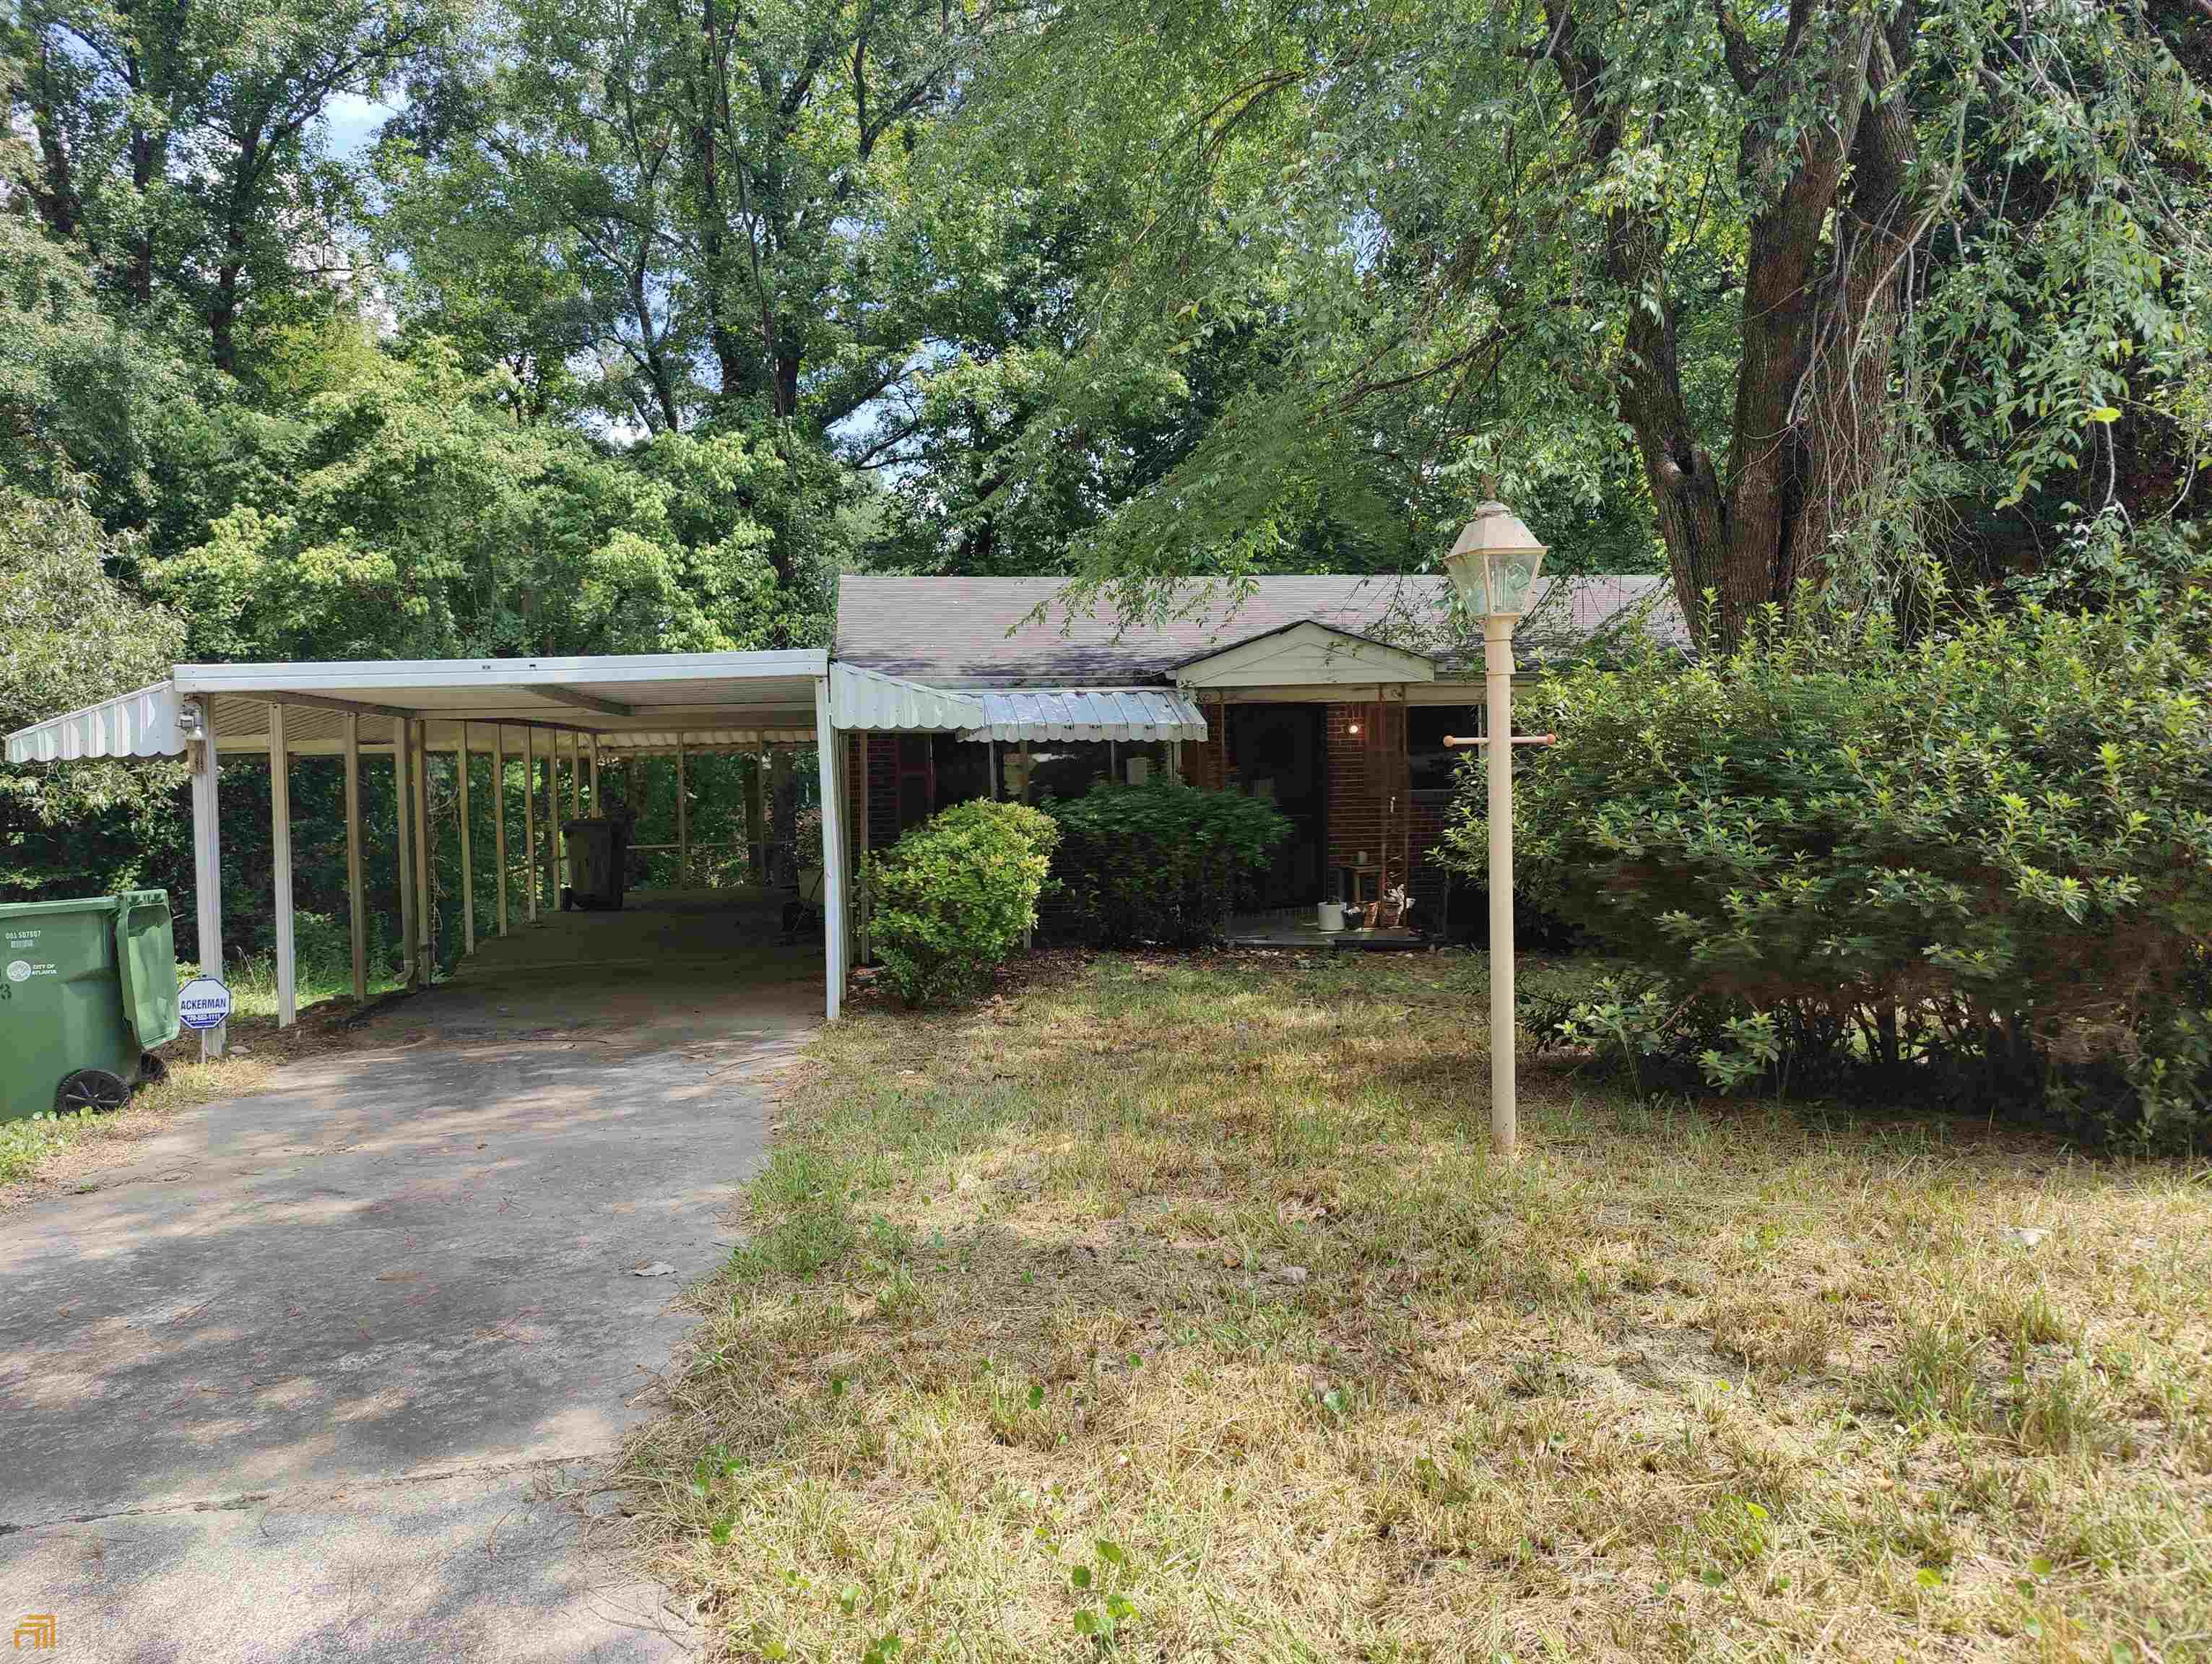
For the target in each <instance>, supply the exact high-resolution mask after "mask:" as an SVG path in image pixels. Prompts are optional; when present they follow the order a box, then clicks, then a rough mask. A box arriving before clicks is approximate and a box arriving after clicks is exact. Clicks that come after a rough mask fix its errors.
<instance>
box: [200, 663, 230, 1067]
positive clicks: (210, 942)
mask: <svg viewBox="0 0 2212 1664" xmlns="http://www.w3.org/2000/svg"><path fill="white" fill-rule="evenodd" d="M197 709H198V712H199V731H200V735H199V744H198V746H197V748H196V750H195V751H194V754H193V756H192V765H193V766H192V899H193V901H194V902H195V903H196V904H197V909H198V913H199V935H200V975H203V976H214V977H220V976H221V975H222V814H221V799H220V797H219V795H218V793H216V779H217V778H218V775H219V774H220V772H221V764H220V763H219V762H217V760H216V745H215V701H214V700H212V699H203V700H201V701H198V704H197ZM224 1037H225V1035H224V1029H223V1028H222V1025H221V1024H218V1025H217V1026H216V1027H215V1028H212V1029H201V1030H200V1056H201V1057H203V1058H210V1057H221V1056H222V1049H223V1040H224Z"/></svg>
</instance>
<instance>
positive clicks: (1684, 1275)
mask: <svg viewBox="0 0 2212 1664" xmlns="http://www.w3.org/2000/svg"><path fill="white" fill-rule="evenodd" d="M1471 976H1472V982H1473V985H1474V986H1475V987H1479V986H1480V977H1481V971H1480V962H1479V961H1478V962H1474V963H1473V968H1472V972H1471ZM1469 993H1470V970H1469V969H1468V962H1465V961H1454V960H1450V959H1442V958H1439V959H1419V960H1398V959H1366V958H1361V959H1358V960H1356V961H1352V962H1350V963H1338V962H1335V961H1321V962H1312V963H1309V962H1300V961H1291V960H1273V961H1255V960H1229V961H1210V962H1197V963H1190V962H1176V963H1159V962H1154V961H1150V960H1144V959H1126V958H1104V959H1100V960H1097V961H1096V962H1092V963H1078V962H1076V961H1073V960H1068V961H1063V962H1060V968H1059V969H1057V970H1056V971H1054V972H1050V973H1048V974H1044V975H1040V976H1039V977H1038V978H1036V979H1035V980H1033V981H1030V982H1029V983H1028V984H1027V985H1025V987H1024V990H1023V992H1022V993H1020V994H1019V995H1018V996H1017V997H1012V998H1005V999H998V1000H994V1001H993V1002H990V1003H988V1004H987V1005H983V1006H981V1007H978V1008H974V1009H970V1010H967V1011H958V1012H951V1013H944V1014H939V1015H933V1016H930V1017H925V1018H921V1019H915V1018H912V1017H904V1016H901V1015H895V1014H892V1013H888V1012H881V1011H876V1012H871V1011H861V1012H859V1013H858V1014H856V1015H855V1016H854V1017H853V1018H852V1019H851V1020H850V1021H848V1022H847V1023H843V1024H841V1025H840V1026H839V1027H838V1028H837V1029H834V1030H831V1031H829V1032H828V1033H826V1034H825V1035H823V1036H822V1038H821V1039H820V1041H819V1042H817V1047H816V1048H815V1051H814V1054H813V1055H812V1057H811V1061H810V1062H809V1064H808V1065H807V1066H806V1068H805V1072H804V1073H803V1075H802V1077H801V1078H800V1079H799V1081H798V1082H797V1084H795V1086H794V1088H793V1091H792V1093H791V1095H790V1096H789V1097H788V1098H787V1101H786V1102H785V1104H784V1106H783V1113H784V1114H785V1116H786V1118H787V1125H786V1131H785V1133H784V1135H783V1137H782V1139H781V1142H780V1144H779V1145H778V1148H777V1151H776V1153H775V1157H774V1159H773V1160H772V1162H771V1163H770V1165H769V1169H767V1171H766V1173H765V1174H764V1175H763V1178H762V1179H761V1180H760V1181H758V1183H757V1185H756V1186H755V1187H754V1189H753V1192H752V1193H751V1196H750V1202H749V1204H748V1217H747V1218H746V1221H745V1223H746V1225H747V1229H748V1241H747V1242H746V1245H745V1246H744V1248H741V1249H740V1250H738V1253H737V1254H736V1255H734V1256H733V1258H732V1261H731V1263H730V1266H729V1267H728V1268H727V1270H726V1272H724V1274H723V1275H721V1276H720V1278H714V1279H712V1280H710V1281H709V1282H708V1283H706V1284H702V1285H701V1287H700V1288H699V1289H697V1290H696V1291H695V1297H696V1299H697V1301H698V1302H699V1303H700V1308H701V1318H702V1321H701V1324H700V1327H699V1329H698V1331H697V1333H696V1337H695V1342H694V1345H693V1346H692V1348H691V1350H690V1352H689V1354H688V1356H687V1357H686V1359H685V1361H684V1363H683V1364H682V1365H681V1367H680V1369H679V1370H678V1374H677V1376H676V1378H675V1382H674V1389H673V1393H672V1395H671V1405H670V1406H669V1407H668V1412H667V1413H666V1414H665V1416H664V1417H663V1418H661V1419H659V1421H658V1422H656V1423H655V1424H653V1425H652V1426H650V1427H649V1428H647V1429H646V1430H643V1431H642V1432H641V1434H640V1435H639V1436H637V1437H636V1439H635V1442H634V1443H633V1444H632V1446H631V1448H630V1450H629V1459H628V1473H629V1478H630V1479H631V1480H632V1481H633V1482H634V1483H635V1485H636V1486H637V1487H638V1488H639V1491H640V1493H641V1496H642V1497H643V1499H644V1501H643V1504H642V1512H641V1523H642V1524H643V1525H644V1527H646V1529H647V1535H648V1539H649V1544H650V1550H651V1552H652V1554H653V1557H654V1560H655V1569H656V1570H657V1571H658V1573H659V1575H660V1576H662V1577H663V1578H665V1580H667V1581H668V1582H670V1583H671V1585H673V1586H674V1587H676V1588H678V1589H680V1590H681V1591H682V1592H683V1594H684V1596H685V1597H686V1598H687V1599H688V1600H690V1602H692V1603H693V1604H694V1605H695V1606H696V1610H697V1611H698V1612H699V1613H700V1614H701V1616H702V1619H703V1620H704V1622H705V1623H706V1625H707V1627H708V1634H709V1637H710V1642H711V1645H712V1648H713V1649H714V1651H715V1652H716V1653H717V1654H718V1655H720V1656H723V1657H729V1658H742V1659H750V1658H761V1657H788V1658H793V1659H799V1658H821V1659H832V1658H840V1659H842V1658H860V1657H865V1656H866V1655H867V1654H868V1653H869V1652H870V1651H871V1650H874V1651H876V1652H878V1655H882V1656H885V1657H890V1656H894V1655H896V1656H900V1657H903V1658H906V1659H916V1658H922V1657H929V1658H961V1659H974V1660H988V1661H995V1660H1006V1661H1012V1660H1017V1659H1020V1660H1029V1659H1040V1658H1042V1659H1051V1658H1062V1659H1079V1658H1091V1657H1097V1656H1100V1655H1103V1654H1105V1653H1112V1654H1114V1655H1120V1656H1129V1657H1146V1658H1173V1659H1182V1658H1192V1657H1206V1658H1212V1657H1234V1658H1237V1659H1258V1660H1269V1661H1278V1660H1279V1661H1285V1664H1288V1661H1294V1660H1310V1659H1316V1658H1329V1659H1336V1658H1345V1659H1390V1660H1396V1661H1419V1660H1437V1661H1442V1660H1446V1659H1451V1660H1457V1659H1463V1658H1470V1657H1472V1658H1488V1657H1494V1656H1496V1655H1499V1654H1505V1653H1510V1654H1511V1655H1513V1656H1515V1657H1516V1658H1545V1657H1562V1658H1566V1657H1571V1658H1576V1659H1619V1660H1635V1661H1638V1664H1645V1661H1649V1660H1652V1659H1693V1658H1709V1657H1735V1656H1742V1657H1749V1658H1775V1659H1780V1658H1796V1657H1810V1656H1829V1657H1838V1658H1861V1657H1879V1658H1883V1659H1889V1658H1898V1657H1902V1658H1907V1659H1939V1658H1941V1659H1953V1658H1963V1657H1993V1658H2019V1659H2023V1660H2028V1659H2033V1660H2036V1661H2076V1660H2079V1661H2088V1660H2097V1661H2100V1664H2102V1661H2109V1660H2110V1659H2112V1658H2113V1657H2115V1656H2120V1655H2123V1654H2124V1655H2130V1656H2132V1657H2134V1658H2136V1659H2140V1660H2143V1661H2151V1660H2157V1659H2163V1658H2179V1657H2184V1656H2189V1655H2191V1652H2190V1648H2191V1646H2192V1645H2194V1644H2195V1643H2191V1642H2190V1641H2189V1640H2188V1639H2187V1637H2191V1636H2192V1635H2203V1634H2204V1633H2207V1632H2212V1533H2208V1531H2207V1528H2206V1527H2205V1524H2204V1521H2205V1520H2206V1518H2207V1515H2208V1503H2212V1440H2208V1438H2207V1436H2206V1435H2205V1433H2204V1431H2203V1428H2204V1424H2205V1421H2206V1417H2205V1414H2204V1410H2205V1407H2206V1405H2207V1402H2208V1389H2212V1361H2209V1360H2212V1275H2208V1273H2212V1249H2208V1247H2207V1243H2208V1242H2212V1233H2208V1231H2207V1230H2206V1226H2207V1224H2212V1195H2208V1193H2207V1191H2206V1188H2205V1187H2204V1186H2203V1183H2202V1181H2201V1175H2197V1174H2196V1173H2195V1172H2193V1171H2192V1170H2191V1169H2187V1168H2185V1167H2182V1166H2179V1165H2168V1164H2160V1163H2148V1162H2086V1161H2082V1160H2080V1159H2078V1158H2076V1157H2072V1156H2070V1155H2069V1153H2068V1152H2067V1151H2064V1150H2063V1148H2061V1147H2059V1146H2057V1145H2051V1144H2048V1143H2044V1142H2039V1141H2035V1140H2031V1139H2025V1138H2021V1137H2018V1136H2015V1135H2006V1134H1992V1133H1990V1131H1989V1130H1988V1129H1986V1128H1985V1127H1978V1126H1967V1125H1965V1124H1961V1123H1953V1122H1937V1123H1934V1124H1932V1125H1931V1124H1929V1123H1926V1122H1924V1121H1923V1122H1921V1123H1917V1124H1912V1125H1899V1126H1887V1125H1878V1124H1869V1123H1867V1122H1864V1121H1860V1120H1850V1119H1848V1118H1845V1117H1844V1116H1841V1115H1838V1114H1834V1113H1832V1112H1831V1111H1829V1110H1827V1109H1826V1108H1823V1107H1822V1106H1820V1105H1817V1104H1814V1105H1808V1106H1805V1107H1802V1108H1799V1109H1796V1110H1787V1111H1785V1110H1783V1109H1779V1108H1775V1107H1773V1106H1771V1105H1761V1106H1753V1107H1749V1108H1746V1107H1744V1106H1741V1105H1737V1104H1734V1103H1729V1102H1720V1101H1713V1100H1708V1101H1702V1102H1694V1101H1686V1100H1676V1101H1674V1102H1671V1103H1665V1104H1657V1103H1650V1102H1637V1101H1635V1100H1634V1099H1632V1098H1631V1097H1630V1096H1626V1095H1625V1094H1623V1095H1614V1094H1613V1093H1611V1092H1609V1091H1594V1090H1591V1089H1590V1088H1589V1084H1588V1083H1586V1082H1585V1081H1583V1080H1582V1079H1581V1078H1577V1076H1576V1075H1575V1074H1573V1073H1572V1072H1571V1070H1570V1068H1569V1067H1568V1066H1567V1065H1566V1064H1565V1063H1564V1062H1559V1063H1546V1064H1542V1065H1540V1066H1536V1067H1534V1068H1532V1069H1528V1070H1527V1071H1524V1077H1523V1083H1522V1114H1523V1118H1524V1120H1523V1151H1524V1153H1523V1157H1522V1160H1521V1161H1520V1162H1519V1163H1516V1164H1515V1165H1513V1166H1510V1167H1507V1166H1503V1165H1501V1164H1499V1163H1495V1162H1493V1161H1492V1159H1491V1158H1490V1157H1489V1154H1488V1151H1487V1149H1486V1139H1485V1136H1484V1132H1483V1129H1484V1127H1486V1117H1487V1105H1486V1082H1487V1078H1488V1074H1487V1061H1486V1057H1485V1055H1484V1054H1483V1044H1484V1036H1483V1035H1482V1033H1481V1031H1480V1026H1479V1024H1478V1025H1476V1026H1474V1028H1473V1029H1470V1027H1469V1013H1470V1011H1472V1010H1474V1009H1477V1008H1478V1007H1479V1001H1475V1000H1472V999H1470V998H1469ZM2022 1227H2032V1228H2033V1233H2039V1234H2033V1233H2029V1234H2024V1233H2023V1231H2022V1229H2021V1228H2022ZM702 1463H703V1464H704V1466H703V1467H702ZM1108 1544H1110V1545H1112V1546H1113V1547H1114V1550H1115V1556H1118V1558H1114V1557H1109V1556H1108V1555H1107V1554H1106V1553H1105V1551H1104V1548H1103V1546H1104V1545H1108ZM891 1643H895V1646H893V1645H892V1644H891Z"/></svg>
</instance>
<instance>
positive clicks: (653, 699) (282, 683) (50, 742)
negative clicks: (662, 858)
mask: <svg viewBox="0 0 2212 1664" xmlns="http://www.w3.org/2000/svg"><path fill="white" fill-rule="evenodd" d="M828 671H829V655H828V654H827V653H823V651H822V650H821V649H820V648H818V647H811V648H803V649H799V650H796V651H790V652H777V653H615V654H602V655H597V656H593V657H589V658H565V657H547V658H542V659H392V660H369V661H363V662H356V663H329V664H314V663H307V664H244V665H178V666H177V667H176V669H175V671H173V673H172V675H171V677H170V678H169V680H167V681H166V682H157V683H154V684H153V685H152V686H151V687H148V688H141V689H138V690H137V692H135V693H131V694H125V695H123V696H122V697H120V698H118V699H110V700H106V701H102V702H101V703H100V704H98V705H93V706H88V707H87V708H84V709H82V710H79V711H70V712H69V713H67V714H64V715H61V716H56V717H49V718H48V719H47V720H46V721H44V722H38V723H33V724H32V725H31V726H29V727H27V728H23V729H20V730H18V731H17V732H15V733H12V734H10V735H9V736H8V743H7V756H8V761H9V762H74V761H76V760H78V759H81V758H88V757H153V756H182V755H184V752H185V745H186V742H187V740H188V739H189V738H191V732H195V731H196V730H194V727H193V725H194V723H195V721H196V718H195V716H194V714H193V712H194V711H195V710H196V709H197V710H199V711H204V712H205V713H206V714H207V718H208V720H210V722H211V723H212V725H213V727H214V731H215V738H216V747H217V749H218V750H220V751H222V752H223V753H225V754H237V753H245V754H247V755H252V754H253V753H256V752H265V751H267V750H268V749H269V744H270V707H271V706H272V705H283V706H284V707H285V708H286V710H287V717H286V722H285V741H286V744H287V747H288V749H289V750H291V751H293V752H295V753H296V754H298V755H300V756H318V755H324V756H327V755H333V754H335V753H337V752H338V751H341V750H343V749H344V745H345V736H346V725H347V720H348V718H349V717H351V718H354V719H356V720H358V722H359V725H360V726H359V733H360V739H361V744H362V749H363V750H368V751H381V750H386V749H388V748H389V747H390V746H391V745H392V738H393V734H392V731H393V729H394V727H395V726H397V724H398V723H399V722H400V721H402V720H405V719H408V718H416V719H419V720H421V721H422V724H423V739H424V743H425V744H426V745H427V747H428V749H429V750H434V751H452V750H459V748H460V746H461V744H462V732H461V731H462V726H463V725H464V724H469V725H471V732H470V734H469V736H468V744H469V746H470V748H471V750H491V749H493V748H494V747H495V745H496V744H499V743H500V742H499V739H498V738H497V736H496V734H495V728H496V727H497V726H499V725H502V724H504V725H507V726H509V727H510V729H512V728H529V727H542V728H550V729H554V730H556V731H562V730H565V731H569V732H578V733H585V734H590V735H592V736H593V737H595V738H596V739H597V742H598V744H599V748H600V750H603V751H617V752H657V751H662V750H673V749H674V746H675V744H676V736H677V735H678V734H679V733H680V734H681V735H683V737H684V744H685V745H686V746H688V747H690V748H691V749H693V750H702V751H705V750H715V749H722V750H750V749H753V748H756V747H759V746H764V745H771V744H813V743H814V739H815V735H816V717H817V712H816V710H815V692H816V689H817V685H818V683H820V681H821V679H822V678H823V677H824V676H825V675H827V674H828ZM509 743H510V744H513V746H515V747H517V748H519V747H520V744H521V743H522V742H521V740H520V738H519V737H517V736H512V735H511V736H510V741H509Z"/></svg>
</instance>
